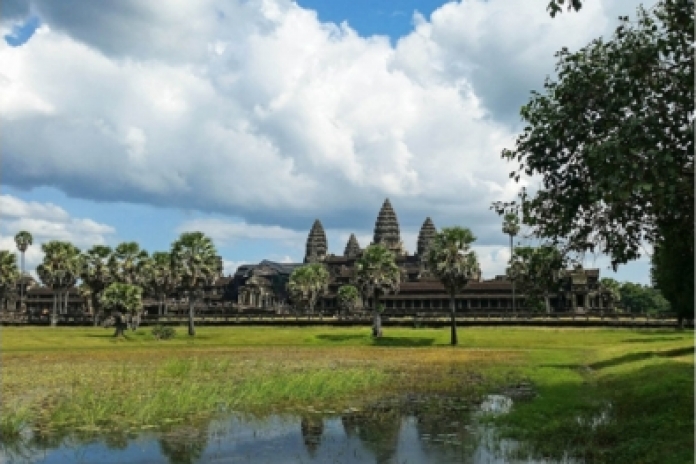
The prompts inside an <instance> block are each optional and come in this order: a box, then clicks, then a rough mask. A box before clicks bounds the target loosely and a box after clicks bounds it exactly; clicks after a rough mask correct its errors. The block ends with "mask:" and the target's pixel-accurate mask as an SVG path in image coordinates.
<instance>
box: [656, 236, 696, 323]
mask: <svg viewBox="0 0 696 464" xmlns="http://www.w3.org/2000/svg"><path fill="white" fill-rule="evenodd" d="M690 238H691V239H693V237H690ZM688 239H689V237H682V236H679V234H678V233H676V232H673V231H670V230H665V231H664V233H663V236H662V237H661V239H660V240H658V241H657V243H656V244H655V247H654V251H653V259H652V260H653V276H654V279H655V284H656V286H657V288H659V289H660V292H661V294H662V295H664V297H665V298H666V299H667V301H669V304H670V306H671V308H672V310H673V311H674V312H676V313H677V319H678V320H679V326H680V327H681V326H683V324H684V320H685V319H690V320H693V319H694V254H693V249H689V246H688Z"/></svg>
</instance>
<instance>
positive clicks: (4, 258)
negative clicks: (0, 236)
mask: <svg viewBox="0 0 696 464" xmlns="http://www.w3.org/2000/svg"><path fill="white" fill-rule="evenodd" d="M17 279H19V270H18V269H17V257H16V256H15V254H14V253H12V252H10V251H8V250H0V293H1V294H2V300H0V301H2V306H0V309H3V308H5V309H6V306H7V296H8V294H9V293H10V292H11V291H12V290H15V291H16V287H17Z"/></svg>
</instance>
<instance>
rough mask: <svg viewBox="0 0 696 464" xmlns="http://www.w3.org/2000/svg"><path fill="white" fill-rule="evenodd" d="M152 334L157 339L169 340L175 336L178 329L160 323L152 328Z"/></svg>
mask: <svg viewBox="0 0 696 464" xmlns="http://www.w3.org/2000/svg"><path fill="white" fill-rule="evenodd" d="M152 335H153V336H154V337H155V338H156V339H157V340H169V339H170V338H174V336H175V335H176V330H174V328H173V327H169V326H166V325H161V324H160V325H157V326H155V327H153V328H152Z"/></svg>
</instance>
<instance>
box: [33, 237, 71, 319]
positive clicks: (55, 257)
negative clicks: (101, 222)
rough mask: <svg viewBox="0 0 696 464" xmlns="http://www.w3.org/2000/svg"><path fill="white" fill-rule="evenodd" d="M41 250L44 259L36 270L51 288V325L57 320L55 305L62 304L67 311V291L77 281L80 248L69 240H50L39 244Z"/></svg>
mask: <svg viewBox="0 0 696 464" xmlns="http://www.w3.org/2000/svg"><path fill="white" fill-rule="evenodd" d="M41 250H42V251H43V252H44V259H43V262H42V263H41V264H39V266H38V267H37V268H36V272H37V274H38V275H39V279H41V281H42V282H43V283H44V285H46V286H47V287H51V288H52V289H53V314H52V317H51V325H52V326H55V325H56V324H57V322H58V317H57V311H56V309H57V307H59V306H64V310H65V312H67V308H68V296H69V291H70V288H71V287H72V286H74V285H75V284H76V283H77V279H78V278H79V275H80V270H81V268H82V259H81V255H80V249H79V248H77V247H75V246H74V245H73V244H72V243H70V242H62V241H59V240H51V241H50V242H46V243H44V244H43V245H41ZM63 292H65V301H64V303H63V304H62V303H61V296H62V294H63ZM61 309H62V308H61ZM61 312H63V311H62V310H61Z"/></svg>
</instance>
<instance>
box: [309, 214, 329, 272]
mask: <svg viewBox="0 0 696 464" xmlns="http://www.w3.org/2000/svg"><path fill="white" fill-rule="evenodd" d="M305 250H306V251H305V258H304V262H305V263H318V262H321V261H324V259H325V258H326V252H327V250H328V247H327V245H326V232H324V226H322V225H321V221H319V219H317V220H315V221H314V224H312V229H311V230H310V231H309V236H308V237H307V247H306V249H305Z"/></svg>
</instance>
